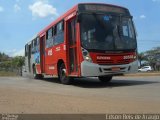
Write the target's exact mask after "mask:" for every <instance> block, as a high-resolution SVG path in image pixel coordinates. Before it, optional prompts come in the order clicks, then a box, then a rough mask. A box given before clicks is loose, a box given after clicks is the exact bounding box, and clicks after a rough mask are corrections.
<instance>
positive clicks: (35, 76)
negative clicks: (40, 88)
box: [33, 66, 43, 79]
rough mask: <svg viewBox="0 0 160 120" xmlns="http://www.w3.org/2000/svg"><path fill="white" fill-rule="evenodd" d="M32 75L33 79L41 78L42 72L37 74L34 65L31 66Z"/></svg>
mask: <svg viewBox="0 0 160 120" xmlns="http://www.w3.org/2000/svg"><path fill="white" fill-rule="evenodd" d="M33 77H34V79H43V75H42V74H37V72H36V67H35V66H34V67H33Z"/></svg>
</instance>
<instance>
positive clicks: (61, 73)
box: [59, 63, 71, 85]
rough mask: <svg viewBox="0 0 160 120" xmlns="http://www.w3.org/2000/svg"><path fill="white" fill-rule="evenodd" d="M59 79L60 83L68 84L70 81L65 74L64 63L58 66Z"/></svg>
mask: <svg viewBox="0 0 160 120" xmlns="http://www.w3.org/2000/svg"><path fill="white" fill-rule="evenodd" d="M59 80H60V81H61V83H62V84H65V85H68V84H70V83H71V80H70V78H69V77H68V76H67V75H66V67H65V64H64V63H61V65H60V66H59Z"/></svg>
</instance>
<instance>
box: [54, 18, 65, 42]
mask: <svg viewBox="0 0 160 120" xmlns="http://www.w3.org/2000/svg"><path fill="white" fill-rule="evenodd" d="M55 31H56V34H55V37H54V38H55V40H54V45H58V44H60V43H63V42H64V21H61V22H59V23H58V24H57V26H56V27H55Z"/></svg>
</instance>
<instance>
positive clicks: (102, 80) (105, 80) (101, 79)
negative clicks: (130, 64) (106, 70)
mask: <svg viewBox="0 0 160 120" xmlns="http://www.w3.org/2000/svg"><path fill="white" fill-rule="evenodd" d="M98 78H99V80H100V81H101V82H103V83H108V82H110V81H111V80H112V76H99V77H98Z"/></svg>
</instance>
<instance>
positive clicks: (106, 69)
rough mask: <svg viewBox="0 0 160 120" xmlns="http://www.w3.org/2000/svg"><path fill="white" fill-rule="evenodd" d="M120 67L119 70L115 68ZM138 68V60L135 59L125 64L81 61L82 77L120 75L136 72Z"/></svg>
mask: <svg viewBox="0 0 160 120" xmlns="http://www.w3.org/2000/svg"><path fill="white" fill-rule="evenodd" d="M113 68H118V69H119V70H113ZM137 70H138V61H134V62H132V63H130V64H125V65H98V64H95V63H90V62H87V61H83V62H82V63H81V76H82V77H97V76H107V75H118V74H127V73H136V72H137Z"/></svg>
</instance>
